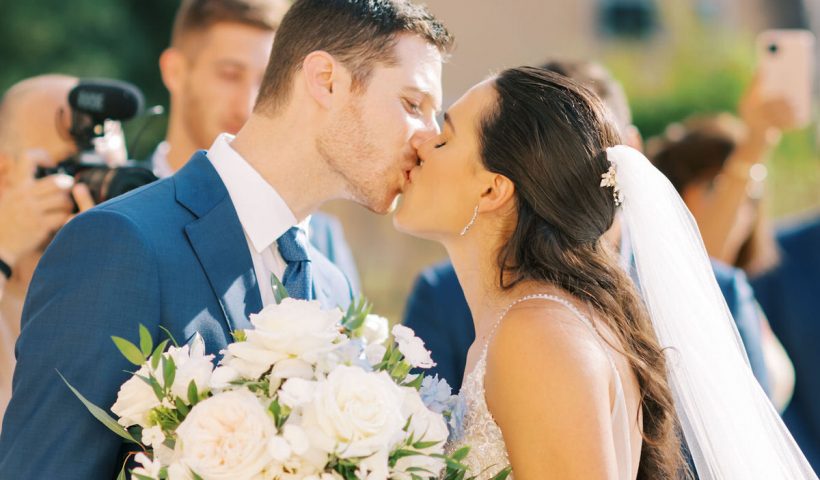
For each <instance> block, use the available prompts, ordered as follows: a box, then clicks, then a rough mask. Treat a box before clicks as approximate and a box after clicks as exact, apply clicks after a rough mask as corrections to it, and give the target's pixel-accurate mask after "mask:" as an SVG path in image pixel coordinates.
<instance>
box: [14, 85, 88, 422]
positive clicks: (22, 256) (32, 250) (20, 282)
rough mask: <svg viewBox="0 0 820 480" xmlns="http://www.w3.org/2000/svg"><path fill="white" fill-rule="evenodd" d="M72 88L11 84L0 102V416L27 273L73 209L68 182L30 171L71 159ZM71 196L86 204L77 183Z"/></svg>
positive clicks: (83, 191) (83, 190)
mask: <svg viewBox="0 0 820 480" xmlns="http://www.w3.org/2000/svg"><path fill="white" fill-rule="evenodd" d="M76 84H77V79H76V78H73V77H68V76H62V75H44V76H40V77H34V78H30V79H27V80H24V81H22V82H19V83H18V84H16V85H14V86H12V87H11V88H10V89H9V90H8V91H7V92H6V93H5V95H4V96H3V98H2V100H0V270H2V272H1V273H0V416H2V413H3V412H4V411H5V409H6V405H7V404H8V400H9V397H10V395H11V377H12V372H13V370H14V363H15V360H14V342H15V341H16V340H17V337H18V335H19V334H20V317H21V315H22V309H23V300H24V299H25V295H26V291H27V290H28V285H29V282H30V281H31V276H32V274H33V272H34V267H35V266H36V265H37V262H38V261H39V259H40V256H41V255H42V252H43V249H44V246H45V245H46V244H47V243H48V241H49V240H50V238H51V236H52V235H53V234H54V232H55V231H57V229H59V228H60V227H61V226H62V225H63V224H64V223H65V222H66V221H67V220H68V219H69V218H70V215H71V211H72V208H73V204H72V202H71V196H70V193H69V190H70V189H72V185H73V179H72V178H70V177H67V176H49V177H45V178H42V179H39V180H35V178H34V173H35V170H34V169H35V165H39V166H54V164H55V163H56V162H57V161H59V160H62V159H64V158H66V157H68V156H70V155H72V154H74V153H76V150H77V149H76V146H75V145H74V143H73V142H72V140H71V137H70V136H69V134H68V124H66V123H65V122H66V121H67V120H68V119H69V118H70V116H69V115H68V112H69V106H68V100H67V99H68V92H69V91H70V90H71V89H72V88H73V87H74V86H75V85H76ZM74 191H75V192H76V194H75V197H76V200H77V202H78V204H79V205H81V206H83V207H87V206H89V205H93V203H92V202H91V197H90V195H89V193H88V190H87V189H86V188H85V186H84V185H77V186H76V187H74Z"/></svg>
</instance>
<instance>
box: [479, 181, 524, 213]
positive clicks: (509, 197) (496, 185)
mask: <svg viewBox="0 0 820 480" xmlns="http://www.w3.org/2000/svg"><path fill="white" fill-rule="evenodd" d="M491 175H492V177H491V178H490V182H489V183H488V185H487V188H486V190H485V191H484V193H482V194H481V202H480V203H479V212H492V211H495V210H498V209H501V208H507V207H509V206H511V205H513V203H514V201H515V185H514V184H513V182H512V181H510V179H509V178H507V177H505V176H504V175H500V174H497V173H493V174H491Z"/></svg>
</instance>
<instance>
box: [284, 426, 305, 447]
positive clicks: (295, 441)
mask: <svg viewBox="0 0 820 480" xmlns="http://www.w3.org/2000/svg"><path fill="white" fill-rule="evenodd" d="M282 437H284V438H285V440H287V441H288V445H290V448H291V449H292V450H293V453H295V454H296V455H304V454H305V453H307V452H308V450H310V440H309V439H308V437H307V434H306V433H305V431H304V430H303V429H302V427H300V426H298V425H290V424H288V425H285V426H284V428H282Z"/></svg>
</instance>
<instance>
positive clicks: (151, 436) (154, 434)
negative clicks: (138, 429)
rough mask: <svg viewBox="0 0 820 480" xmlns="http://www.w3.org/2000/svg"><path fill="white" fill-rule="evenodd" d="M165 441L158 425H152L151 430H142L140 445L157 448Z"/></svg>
mask: <svg viewBox="0 0 820 480" xmlns="http://www.w3.org/2000/svg"><path fill="white" fill-rule="evenodd" d="M164 441H165V434H164V433H162V428H160V426H159V425H154V426H153V427H151V428H145V429H143V430H142V443H144V444H145V445H148V446H150V447H157V446H159V445H162V442H164Z"/></svg>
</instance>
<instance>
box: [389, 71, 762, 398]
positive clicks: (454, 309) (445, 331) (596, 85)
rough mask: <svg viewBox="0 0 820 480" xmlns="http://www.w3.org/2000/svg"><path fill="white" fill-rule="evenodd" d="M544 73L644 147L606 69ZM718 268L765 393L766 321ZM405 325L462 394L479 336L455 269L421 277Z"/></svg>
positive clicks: (615, 238)
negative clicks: (578, 88)
mask: <svg viewBox="0 0 820 480" xmlns="http://www.w3.org/2000/svg"><path fill="white" fill-rule="evenodd" d="M543 68H545V69H547V70H551V71H555V72H558V73H561V74H564V75H567V76H569V77H572V78H574V79H575V80H578V81H579V82H581V83H582V84H584V85H586V86H587V87H589V88H590V89H591V90H593V91H594V92H595V93H596V94H598V96H600V97H601V98H602V99H603V100H604V103H605V104H606V106H607V108H608V109H609V113H610V114H612V115H613V116H614V118H615V119H616V123H617V124H618V125H619V128H620V133H621V137H622V139H623V141H624V143H627V144H629V145H630V146H633V147H635V148H639V149H640V148H641V147H642V145H641V138H640V134H639V132H638V130H637V128H635V126H634V125H632V118H631V113H630V110H629V105H628V103H627V99H626V95H625V94H624V92H623V89H622V88H621V85H620V84H619V83H618V82H617V81H615V80H614V79H613V78H612V77H611V76H610V74H609V72H607V70H606V69H605V68H604V67H603V66H601V65H599V64H596V63H593V62H551V63H548V64H546V65H544V67H543ZM607 237H608V238H610V239H611V242H612V244H613V245H614V246H616V247H617V248H620V250H621V256H622V258H623V263H624V267H625V268H627V269H630V268H631V251H630V249H629V246H628V244H627V242H621V237H622V235H621V231H620V225H619V222H616V224H615V226H613V229H612V231H611V232H609V233H608V234H607ZM624 238H625V237H624ZM714 269H715V275H716V277H717V280H718V284H719V285H720V287H721V290H722V291H723V292H724V295H725V296H726V299H727V303H728V304H729V307H730V309H731V310H732V313H733V315H734V317H735V321H736V322H737V325H738V330H739V331H740V333H741V336H742V339H743V342H744V344H745V346H746V350H747V353H748V355H749V358H750V360H751V364H752V370H753V371H754V373H755V376H756V377H757V379H758V381H760V383H761V384H762V385H763V386H764V388H768V377H767V372H766V368H765V364H764V361H763V354H762V348H761V340H760V329H761V323H762V322H761V319H760V316H759V315H758V311H757V309H756V304H755V301H754V298H753V295H752V293H751V288H750V287H749V286H748V283H747V281H746V279H745V277H744V276H743V275H742V273H740V272H738V271H737V270H736V269H734V268H730V267H727V266H725V265H720V264H718V263H717V262H715V264H714ZM404 321H405V323H406V324H407V325H408V326H410V327H411V328H413V329H414V330H415V331H416V333H417V334H418V335H419V337H421V338H422V339H423V340H424V341H425V343H426V345H427V347H428V348H429V349H430V350H431V351H432V352H433V358H434V360H435V361H436V362H437V364H438V365H437V366H436V367H435V368H434V370H433V372H434V373H437V374H439V375H440V376H442V377H444V378H446V379H447V381H448V382H449V383H450V384H451V385H453V387H454V388H455V389H459V388H460V387H461V382H462V377H463V375H464V367H465V364H466V355H467V349H468V347H469V345H470V344H471V343H472V341H473V339H474V337H475V332H474V329H473V321H472V318H471V316H470V311H469V309H468V306H467V303H466V300H465V299H464V294H463V292H462V290H461V286H460V285H459V282H458V279H457V278H456V275H455V271H454V269H453V266H452V264H450V263H449V262H445V263H442V264H440V265H436V266H434V267H431V268H429V269H427V270H425V271H424V272H422V274H421V275H420V276H419V278H418V279H417V280H416V283H415V286H414V287H413V291H412V293H411V295H410V298H409V299H408V301H407V309H406V312H405V317H404Z"/></svg>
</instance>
